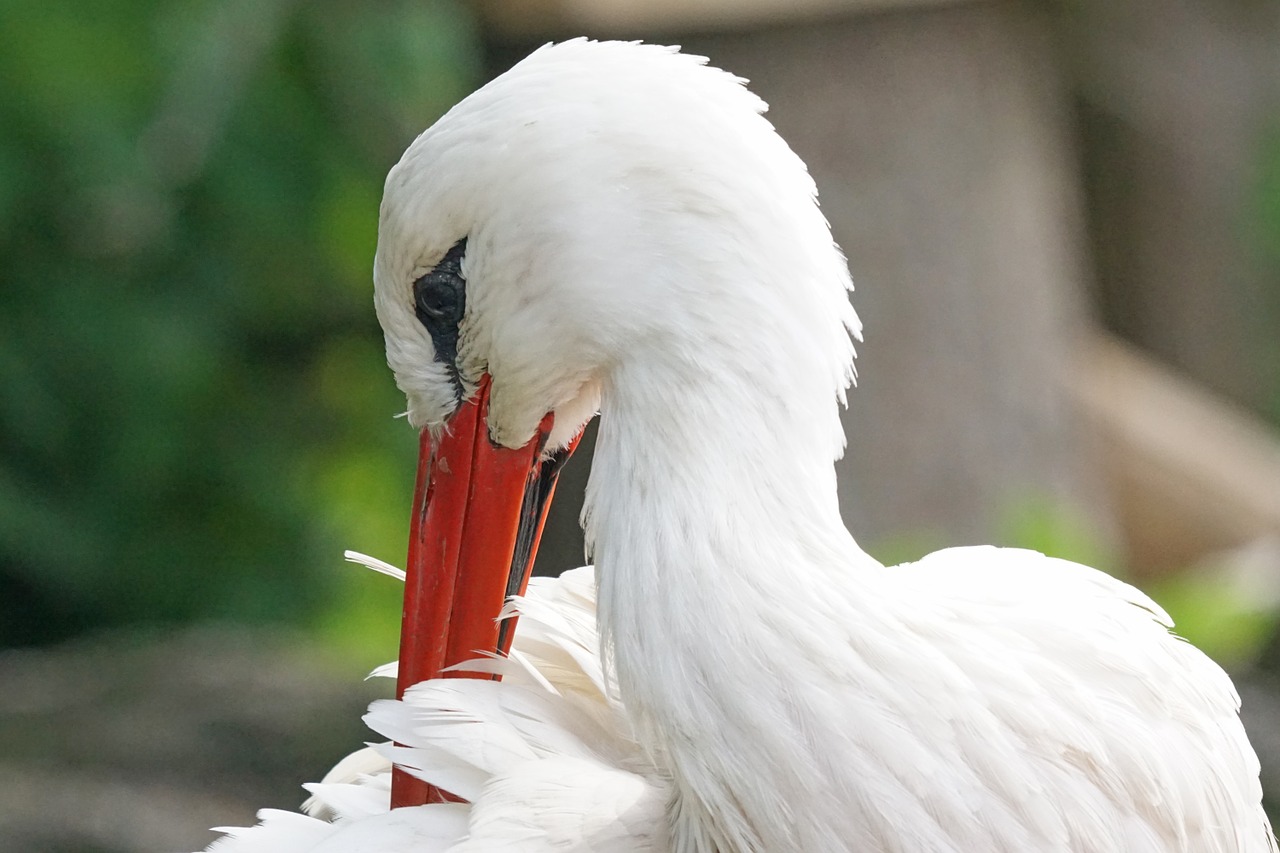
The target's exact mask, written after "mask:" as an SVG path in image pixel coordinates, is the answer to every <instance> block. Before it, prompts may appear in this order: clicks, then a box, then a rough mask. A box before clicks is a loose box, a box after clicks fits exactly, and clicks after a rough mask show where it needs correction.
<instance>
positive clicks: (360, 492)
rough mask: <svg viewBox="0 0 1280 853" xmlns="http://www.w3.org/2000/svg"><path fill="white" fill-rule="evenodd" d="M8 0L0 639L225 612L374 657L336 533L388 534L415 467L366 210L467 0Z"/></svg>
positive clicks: (2, 189)
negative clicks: (337, 641)
mask: <svg viewBox="0 0 1280 853" xmlns="http://www.w3.org/2000/svg"><path fill="white" fill-rule="evenodd" d="M0 14H2V15H3V25H0V78H2V79H3V80H4V81H5V82H4V89H5V91H4V95H3V97H0V128H3V130H2V131H0V269H3V277H4V284H3V287H2V288H0V646H13V645H25V644H33V643H48V642H52V641H56V640H61V639H64V638H67V637H70V636H73V635H76V634H79V633H83V632H87V631H93V630H97V629H101V628H105V627H111V626H119V625H144V624H154V623H175V622H183V621H189V620H198V619H207V618H211V617H218V618H221V617H226V618H231V619H234V620H238V621H250V622H252V621H257V620H271V621H281V620H283V621H294V622H297V623H300V624H306V625H310V626H315V627H318V628H320V629H321V630H322V631H328V630H329V629H332V630H333V632H334V633H341V634H344V635H346V636H347V637H349V638H351V637H365V638H366V639H367V640H368V641H369V642H372V643H376V644H378V645H380V646H381V647H382V651H381V655H382V656H384V657H385V656H387V655H388V654H389V653H390V652H391V650H393V649H394V632H395V625H394V624H392V622H393V620H394V618H395V615H396V613H397V611H398V606H397V604H396V603H395V602H396V600H397V597H398V595H399V590H398V589H396V587H395V585H394V584H392V583H386V584H380V583H369V582H367V579H366V578H365V577H364V576H363V574H361V573H358V572H357V571H356V570H354V569H352V568H350V567H347V566H345V565H344V564H343V563H342V561H341V552H342V549H343V548H356V549H360V550H364V551H367V552H369V553H374V554H378V555H381V556H384V557H387V558H389V559H393V560H394V559H398V557H399V555H400V552H401V551H402V550H403V548H404V541H405V530H406V526H407V509H406V508H407V506H408V495H409V493H410V490H411V488H412V476H413V473H412V470H411V464H412V455H413V453H414V450H415V445H414V437H413V435H412V434H411V431H410V430H409V429H408V428H407V427H406V426H405V424H404V423H403V422H400V421H396V420H394V419H393V417H392V416H393V415H395V414H396V413H397V412H398V411H400V410H401V409H402V408H403V403H402V399H401V397H400V395H399V393H398V392H397V391H396V389H395V387H394V385H393V383H392V380H391V377H390V375H389V372H388V371H387V370H386V368H385V362H384V360H383V357H382V352H381V346H382V342H381V334H380V331H379V329H378V327H377V324H376V321H375V319H374V316H373V311H372V308H371V284H370V271H371V266H372V257H373V249H374V242H375V239H376V229H377V209H378V202H379V199H380V197H381V192H382V180H383V178H384V176H385V175H386V172H387V169H388V168H389V167H390V166H391V164H392V163H394V162H395V160H396V159H397V158H398V157H399V155H400V152H401V151H403V149H404V148H405V146H406V145H407V144H408V143H409V141H411V140H412V138H413V137H414V136H415V135H416V134H417V133H418V132H419V131H421V129H422V128H424V127H426V126H427V125H428V124H430V123H431V122H432V121H433V120H434V119H435V118H436V117H437V116H438V115H439V114H441V113H442V112H443V111H444V110H445V109H447V108H448V106H450V105H451V104H452V103H453V102H455V101H456V100H457V99H459V98H460V97H461V96H462V95H464V94H465V93H466V92H468V91H470V90H471V89H472V88H474V86H475V84H476V82H477V80H478V78H479V68H478V65H477V62H478V57H479V56H480V53H479V50H478V47H477V43H476V33H475V31H474V24H473V22H472V20H471V18H470V17H469V16H468V15H467V14H466V13H465V12H464V10H463V9H461V8H460V7H459V5H458V4H456V3H450V2H387V3H378V4H349V3H343V2H336V0H333V2H312V3H305V4H304V3H291V2H286V0H265V2H259V1H258V0H252V2H251V1H250V0H231V2H226V3H221V2H207V1H206V0H182V2H176V3H174V2H146V0H141V2H139V0H104V2H100V3H92V4H85V3H78V2H70V0H53V2H48V0H40V2H34V0H17V1H16V2H8V3H6V4H5V8H4V10H3V12H2V13H0ZM366 615H368V616H369V617H370V618H369V619H366V618H365V617H366ZM353 621H355V622H360V623H361V624H362V627H364V628H366V629H368V630H369V631H373V632H374V636H372V637H370V636H369V635H368V634H367V633H366V631H349V630H345V629H347V628H349V627H350V623H351V622H353Z"/></svg>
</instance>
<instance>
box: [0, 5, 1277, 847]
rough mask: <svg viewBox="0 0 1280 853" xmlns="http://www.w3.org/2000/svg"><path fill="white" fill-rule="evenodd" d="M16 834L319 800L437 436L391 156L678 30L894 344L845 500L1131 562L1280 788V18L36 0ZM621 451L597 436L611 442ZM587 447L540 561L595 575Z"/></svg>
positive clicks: (26, 211) (907, 541)
mask: <svg viewBox="0 0 1280 853" xmlns="http://www.w3.org/2000/svg"><path fill="white" fill-rule="evenodd" d="M0 16H3V26H0V69H2V70H3V72H4V79H5V81H6V90H7V91H6V97H5V98H4V99H2V100H0V258H2V262H0V269H2V270H3V275H4V286H3V288H0V379H3V382H0V644H2V645H3V647H4V649H3V650H0V685H3V686H4V688H5V689H4V690H3V691H0V838H3V839H5V841H4V844H3V845H2V846H3V847H4V849H6V850H21V851H28V850H30V851H103V853H107V851H110V853H114V852H115V851H129V850H182V849H195V848H198V847H202V846H203V845H204V844H206V843H208V841H209V840H211V839H212V837H213V836H212V835H211V834H210V833H208V832H207V831H206V827H208V826H210V825H214V824H220V823H232V824H234V823H238V822H246V821H249V820H251V819H252V813H253V810H254V809H255V808H256V807H259V806H275V807H284V808H294V807H296V806H297V805H298V803H299V802H300V800H301V798H302V792H301V791H300V790H299V789H298V787H297V785H298V784H299V783H300V782H302V781H306V780H311V779H316V778H318V777H319V775H321V774H322V773H323V772H324V770H325V769H326V768H327V767H328V766H329V765H330V764H331V763H332V762H333V761H334V760H336V759H337V758H338V757H340V756H341V755H342V754H344V753H345V752H346V751H349V750H350V749H353V748H355V747H357V746H359V745H360V743H361V742H362V741H363V739H364V738H365V737H366V736H367V734H366V732H365V730H364V729H363V727H362V725H361V724H360V722H359V715H360V710H361V708H362V707H363V706H364V705H365V704H367V702H368V701H369V699H370V698H372V697H373V696H376V695H381V694H382V693H383V692H384V691H385V690H386V687H385V686H384V685H381V684H377V683H365V682H362V681H361V680H360V676H361V675H362V674H363V672H365V671H367V670H368V669H369V668H371V667H372V666H374V665H375V664H377V663H380V662H382V661H384V660H386V659H390V658H391V657H393V656H394V653H395V639H394V636H395V630H396V624H395V623H396V618H397V616H398V604H397V596H398V590H397V589H396V588H395V584H394V583H393V582H390V581H388V580H387V579H385V578H379V577H375V576H368V574H367V573H363V572H362V571H361V570H358V569H354V568H352V567H350V566H347V565H345V564H344V563H343V562H342V560H341V550H342V548H344V547H350V548H355V549H358V550H363V551H367V552H369V553H372V554H375V555H377V556H379V557H382V558H384V559H387V560H390V561H392V562H398V561H399V559H400V555H401V553H402V552H403V549H404V539H405V529H406V527H407V514H408V500H409V489H410V486H411V476H412V474H411V472H412V454H413V452H414V440H413V436H412V435H411V434H410V433H409V430H408V429H407V427H405V425H404V424H403V422H400V421H396V420H393V419H392V417H391V416H392V415H394V414H395V413H396V412H398V411H400V410H401V408H402V403H401V401H400V400H399V399H398V398H397V394H396V392H395V389H394V386H393V385H392V383H391V379H390V376H389V375H388V374H387V371H386V369H385V365H384V364H383V361H382V355H381V352H380V346H381V341H380V335H379V332H378V330H377V327H376V324H375V322H374V320H373V317H372V310H371V306H370V304H369V303H370V300H369V293H370V283H369V270H370V265H371V260H372V253H373V244H374V239H375V227H376V217H377V203H378V197H379V194H380V191H381V181H382V177H383V176H384V175H385V173H386V170H387V169H388V168H389V167H390V165H391V164H392V163H394V162H395V160H396V158H397V157H398V156H399V153H400V151H401V150H403V148H404V146H405V145H407V144H408V142H409V141H410V140H411V139H412V137H413V135H414V134H416V133H417V132H418V131H419V130H421V129H422V128H423V127H425V126H426V125H427V124H429V123H430V122H431V121H432V120H433V119H434V118H435V117H436V116H438V115H439V114H440V113H441V112H442V111H443V110H444V109H446V108H447V107H448V106H449V105H450V104H451V103H453V102H455V101H456V100H457V99H459V98H460V97H462V96H463V95H464V94H465V93H466V92H468V91H470V90H471V89H472V88H474V87H475V86H477V85H479V84H480V83H481V82H483V80H484V79H485V78H486V77H487V76H491V75H493V74H496V73H498V72H500V71H501V70H503V69H504V68H505V67H507V66H509V65H510V64H511V63H512V62H514V61H516V60H517V59H518V58H519V57H521V56H523V55H524V54H525V53H527V52H528V50H529V49H531V48H532V47H534V46H536V45H537V44H540V43H541V42H543V41H546V40H549V39H559V38H565V37H570V36H575V35H582V34H586V35H591V36H594V37H602V38H603V37H620V38H643V39H646V40H652V41H664V42H673V43H679V44H682V45H684V46H685V48H686V50H688V51H691V52H695V53H700V54H704V55H706V56H708V57H710V59H711V61H712V62H713V63H714V64H716V65H719V66H721V67H724V68H727V69H729V70H731V71H734V72H735V73H737V74H739V75H742V76H744V77H747V78H749V79H750V80H751V86H752V88H753V89H754V90H755V91H756V92H758V93H759V94H760V95H761V96H762V97H764V98H765V100H767V101H768V102H769V103H770V105H771V109H770V113H769V116H770V118H771V120H772V121H773V122H774V123H775V125H776V126H777V127H778V129H779V130H780V132H781V133H782V134H783V135H784V136H785V137H786V138H787V139H788V140H789V141H790V142H791V143H792V145H793V147H794V148H795V149H796V150H797V152H799V153H800V155H801V156H802V157H803V158H805V160H806V161H807V162H808V163H809V165H810V168H811V170H812V172H813V174H814V176H815V179H816V180H817V182H818V186H819V189H820V192H821V198H822V203H823V207H824V210H825V211H826V214H827V216H828V218H829V219H830V220H831V222H832V224H833V228H834V230H835V233H836V236H837V239H838V240H839V241H840V243H841V245H842V246H843V247H844V249H845V251H846V253H847V254H848V256H849V259H850V266H851V268H852V270H853V274H854V279H855V282H856V284H857V288H858V289H857V292H856V293H855V294H854V297H853V298H854V300H855V304H856V305H857V307H858V310H859V313H860V314H861V316H862V318H863V320H864V323H865V326H866V340H865V342H864V343H863V345H862V346H861V347H860V348H859V375H860V379H859V387H858V389H857V390H856V391H855V392H854V393H853V395H852V397H851V409H850V412H849V414H848V417H847V421H846V425H847V430H848V434H849V439H850V446H849V451H848V454H847V457H846V459H845V460H844V461H842V463H841V475H842V495H841V500H842V506H843V508H844V510H845V515H846V519H847V521H848V523H849V525H850V528H851V529H852V530H853V531H854V533H855V535H856V536H858V538H859V540H860V541H862V542H863V544H864V545H865V546H866V547H868V549H869V550H871V551H872V553H874V554H876V555H877V556H879V557H881V559H883V560H884V561H886V562H896V561H899V560H907V559H914V558H916V557H918V556H920V555H921V554H923V553H926V552H927V551H929V550H931V549H933V548H935V547H939V546H942V545H946V544H959V543H966V542H981V541H990V542H996V543H998V544H1017V545H1023V546H1028V547H1033V548H1037V549H1039V550H1043V551H1046V552H1049V553H1055V554H1059V555H1062V556H1067V557H1071V558H1075V559H1080V560H1082V561H1085V562H1089V563H1092V564H1094V565H1098V566H1100V567H1102V568H1104V569H1107V570H1108V571H1111V572H1113V573H1116V574H1118V575H1121V576H1126V577H1130V578H1133V579H1135V580H1136V581H1138V582H1139V583H1141V584H1142V585H1143V586H1145V587H1147V588H1148V589H1149V590H1151V591H1152V592H1153V593H1154V594H1155V595H1156V597H1157V598H1158V599H1159V600H1160V601H1161V602H1162V603H1163V604H1165V605H1166V606H1167V607H1168V608H1169V609H1170V610H1171V612H1172V613H1173V615H1174V617H1175V619H1177V621H1178V623H1179V627H1180V629H1181V630H1182V631H1183V633H1185V634H1186V635H1187V636H1189V637H1190V638H1191V639H1193V640H1194V641H1195V642H1197V643H1198V644H1200V645H1201V646H1202V647H1204V648H1206V649H1207V650H1209V651H1210V652H1211V653H1212V654H1214V655H1215V656H1216V657H1217V658H1218V659H1219V660H1220V661H1221V662H1222V663H1223V664H1224V665H1226V666H1227V667H1228V668H1229V669H1230V670H1231V671H1232V672H1233V674H1234V675H1235V676H1236V678H1237V682H1238V683H1239V684H1240V687H1241V692H1242V694H1243V695H1244V699H1245V715H1246V722H1247V724H1248V725H1249V727H1250V731H1251V735H1252V737H1253V738H1254V740H1255V743H1256V744H1257V745H1258V747H1259V750H1260V752H1262V753H1263V758H1264V764H1265V766H1264V774H1265V779H1264V781H1265V782H1266V783H1267V784H1268V785H1269V787H1270V790H1271V791H1272V795H1273V796H1275V795H1276V793H1280V698H1278V696H1280V693H1278V691H1277V676H1276V672H1277V671H1278V670H1280V641H1278V640H1277V634H1276V614H1277V612H1278V611H1280V439H1278V435H1280V433H1278V431H1277V424H1280V2H1276V1H1275V0H1161V2H1156V0H1128V2H1125V3H1111V2H1106V0H1061V2H1056V3H1029V2H1028V3H1022V2H961V0H953V2H893V0H879V2H872V1H871V0H863V2H857V0H843V2H842V1H841V0H805V2H801V3H794V2H792V3H784V2H780V0H779V2H774V0H749V2H748V0H742V2H732V0H684V2H678V3H677V2H674V1H672V2H667V0H662V2H648V3H639V2H623V0H540V1H539V2H523V3H520V2H497V0H493V2H477V3H463V2H460V0H459V2H445V0H435V2H416V3H410V2H392V3H381V4H346V3H338V2H336V0H332V2H323V0H322V2H318V3H311V4H295V3H289V2H286V0H269V2H255V3H249V2H248V0H229V2H223V3H215V2H212V0H187V2H181V3H160V2H144V0H110V2H106V3H102V4H96V5H95V6H93V7H92V8H91V9H86V8H83V5H82V4H74V3H71V2H70V0H53V2H48V0H46V2H40V3H35V2H32V0H16V1H15V2H12V3H9V4H7V6H6V9H5V10H4V11H3V12H2V13H0ZM586 450H588V448H584V451H586ZM584 451H580V452H579V455H578V458H577V459H576V460H575V462H574V463H573V464H572V465H571V466H570V467H569V468H568V469H567V471H566V474H565V480H564V481H563V483H562V486H561V497H560V503H559V505H558V507H557V510H556V515H555V517H554V519H553V521H552V523H551V527H550V528H549V534H548V541H547V543H546V545H545V546H544V549H545V553H544V554H543V556H542V558H541V559H540V561H539V569H540V570H541V571H544V572H558V571H560V570H562V569H564V568H566V567H568V566H570V565H576V564H577V563H579V562H580V561H581V544H580V538H578V537H577V533H576V503H577V502H580V496H575V494H574V484H575V483H578V484H579V487H580V484H581V482H582V481H583V480H584V479H585V476H586V470H587V467H588V466H587V464H586V462H587V454H586V453H585V452H584Z"/></svg>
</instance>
